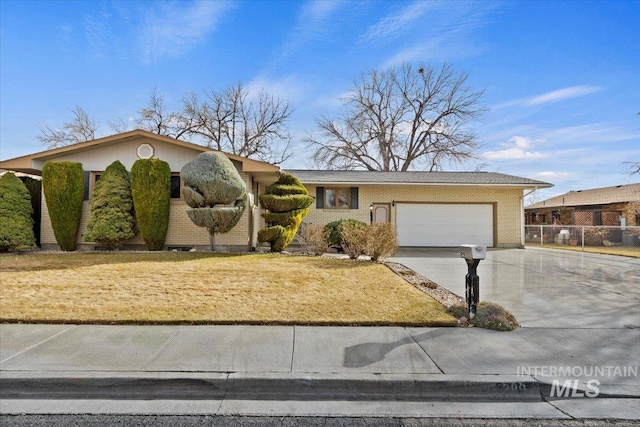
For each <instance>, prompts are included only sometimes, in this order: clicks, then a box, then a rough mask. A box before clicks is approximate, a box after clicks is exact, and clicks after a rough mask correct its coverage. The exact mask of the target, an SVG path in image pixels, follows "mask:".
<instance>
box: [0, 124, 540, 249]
mask: <svg viewBox="0 0 640 427" xmlns="http://www.w3.org/2000/svg"><path fill="white" fill-rule="evenodd" d="M210 150H212V149H211V148H207V147H204V146H201V145H197V144H192V143H189V142H185V141H181V140H177V139H174V138H169V137H166V136H161V135H156V134H153V133H149V132H146V131H142V130H133V131H130V132H125V133H121V134H117V135H112V136H108V137H105V138H100V139H96V140H92V141H87V142H82V143H79V144H75V145H70V146H66V147H61V148H56V149H52V150H47V151H43V152H40V153H35V154H30V155H27V156H22V157H18V158H15V159H9V160H4V161H1V162H0V168H2V169H7V170H12V171H17V172H22V173H28V174H32V175H41V174H42V168H43V166H44V164H45V162H47V161H75V162H79V163H82V165H83V169H84V170H85V202H84V205H83V212H82V220H81V224H80V231H79V233H78V248H80V249H88V250H91V249H94V248H95V247H96V245H95V244H93V243H90V242H85V241H84V240H83V238H82V233H83V232H84V230H85V229H86V224H87V221H88V219H89V214H90V198H91V194H92V190H93V186H94V185H95V182H96V180H97V179H98V178H99V177H100V175H101V173H102V172H103V171H104V170H105V169H106V168H107V166H109V165H110V164H111V163H112V162H113V161H115V160H119V161H120V162H121V163H122V164H123V165H124V166H125V167H126V168H127V170H131V167H132V166H133V163H134V162H135V161H136V160H137V159H139V158H152V157H155V158H159V159H161V160H164V161H166V162H167V163H169V165H170V167H171V171H172V180H171V197H172V200H171V209H170V219H169V230H168V233H167V238H166V241H165V246H166V247H167V248H168V249H171V248H177V249H186V248H198V249H207V248H209V234H208V232H207V231H206V230H204V229H202V228H200V227H198V226H196V225H194V224H193V223H192V222H191V220H190V219H189V217H188V216H187V214H186V209H188V208H189V207H188V205H187V204H186V203H185V202H184V201H183V199H182V196H181V193H180V187H181V185H182V184H181V181H180V170H181V169H182V166H183V165H185V164H186V163H188V162H189V161H191V160H193V159H194V158H195V157H196V156H197V155H198V154H200V153H202V152H204V151H210ZM225 155H226V156H227V157H228V158H229V159H230V160H231V161H232V163H233V164H234V165H235V166H236V169H237V170H238V172H239V173H240V175H241V177H242V178H243V180H244V182H245V184H246V185H247V192H248V193H249V205H248V207H247V209H246V210H245V212H244V214H243V217H242V218H241V220H240V222H239V223H238V225H236V226H235V227H234V228H233V229H232V230H231V231H230V232H229V233H225V234H220V235H217V236H216V245H217V246H218V247H219V248H220V249H226V250H231V251H250V250H252V249H254V248H255V247H256V246H257V245H258V243H257V232H258V230H259V229H260V228H262V227H263V226H264V220H263V219H262V218H261V216H260V214H261V213H262V212H261V208H260V207H259V203H258V196H259V195H260V194H263V193H264V192H265V189H266V187H267V186H268V185H270V184H272V183H273V182H275V181H276V179H277V178H278V173H279V171H280V169H279V167H278V166H275V165H272V164H269V163H265V162H260V161H257V160H252V159H248V158H245V157H242V156H238V155H234V154H226V153H225ZM288 172H290V173H292V174H294V175H295V176H296V177H298V179H300V181H301V182H302V183H303V184H304V185H305V186H306V187H307V189H308V190H309V192H310V194H311V195H312V196H314V197H315V198H316V201H315V204H314V205H312V207H311V209H310V212H309V215H307V216H306V217H305V218H304V222H306V223H318V224H326V223H328V222H331V221H334V220H338V219H347V218H353V219H358V220H361V221H363V222H367V223H368V222H370V221H387V222H391V223H392V224H394V225H395V226H396V229H397V231H398V235H399V243H400V245H401V246H457V245H459V244H461V243H475V244H483V245H486V246H494V247H522V246H523V245H524V212H523V200H524V192H525V191H534V190H535V189H538V188H548V187H551V184H548V183H545V182H541V181H536V180H531V179H527V178H520V177H516V176H510V175H504V174H499V173H491V172H371V171H314V170H289V171H288ZM41 246H42V248H43V249H55V248H57V247H58V246H57V244H56V240H55V237H54V235H53V230H52V227H51V220H50V218H49V213H48V211H47V208H46V204H45V203H43V204H42V231H41ZM127 247H131V248H136V247H138V248H144V242H143V241H142V238H141V237H140V236H136V237H134V238H133V239H131V240H130V241H128V243H127Z"/></svg>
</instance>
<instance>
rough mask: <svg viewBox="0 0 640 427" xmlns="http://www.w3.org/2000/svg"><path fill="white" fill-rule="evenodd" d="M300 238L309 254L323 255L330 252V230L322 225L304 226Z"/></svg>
mask: <svg viewBox="0 0 640 427" xmlns="http://www.w3.org/2000/svg"><path fill="white" fill-rule="evenodd" d="M300 236H301V237H302V240H303V242H304V243H303V245H304V251H305V253H307V254H313V255H322V254H323V253H325V252H327V251H328V250H329V230H327V228H325V227H324V226H322V225H320V224H304V225H303V227H302V228H301V232H300Z"/></svg>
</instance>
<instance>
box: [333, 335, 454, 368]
mask: <svg viewBox="0 0 640 427" xmlns="http://www.w3.org/2000/svg"><path fill="white" fill-rule="evenodd" d="M451 330H455V328H438V329H433V330H430V331H427V332H423V333H421V334H418V335H410V334H409V336H408V337H405V338H402V339H401V340H398V341H394V342H389V343H377V342H367V343H362V344H356V345H352V346H349V347H346V348H345V349H344V357H343V359H342V366H343V367H345V368H363V367H365V366H369V365H372V364H374V363H377V362H380V361H382V360H384V358H385V357H386V355H387V354H389V353H390V352H392V351H393V350H395V349H396V348H398V347H402V346H404V345H407V344H419V343H420V342H423V341H426V340H428V339H431V338H437V337H441V336H444V335H446V334H448V333H450V332H451ZM407 333H408V332H407Z"/></svg>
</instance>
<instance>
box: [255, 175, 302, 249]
mask: <svg viewBox="0 0 640 427" xmlns="http://www.w3.org/2000/svg"><path fill="white" fill-rule="evenodd" d="M312 203H313V197H311V196H309V192H308V191H307V189H306V188H305V187H304V185H302V183H301V182H300V181H299V180H298V178H296V177H295V176H293V175H291V174H288V173H281V174H280V177H279V178H278V180H277V181H276V182H275V183H274V184H272V185H270V186H269V187H267V190H266V192H265V194H263V195H261V196H260V206H262V208H263V209H266V210H268V211H269V212H267V213H264V214H262V217H263V218H264V220H265V222H266V223H267V227H266V228H264V229H262V230H260V231H259V232H258V241H259V242H269V243H270V244H271V251H272V252H282V251H283V250H284V249H285V248H286V247H287V246H288V245H289V243H291V242H292V241H293V239H294V237H295V236H296V233H297V232H298V228H299V227H300V224H301V223H302V218H303V217H304V216H305V215H306V214H307V213H309V206H311V204H312Z"/></svg>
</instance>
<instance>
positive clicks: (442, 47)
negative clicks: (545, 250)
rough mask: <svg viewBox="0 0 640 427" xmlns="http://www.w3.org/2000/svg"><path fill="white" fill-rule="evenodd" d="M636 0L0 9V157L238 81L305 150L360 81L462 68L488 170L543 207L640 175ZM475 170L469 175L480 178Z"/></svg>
mask: <svg viewBox="0 0 640 427" xmlns="http://www.w3.org/2000/svg"><path fill="white" fill-rule="evenodd" d="M639 22H640V1H615V0H609V1H595V0H592V1H532V0H530V1H495V2H494V1H462V0H459V1H456V0H454V1H424V2H421V1H417V2H414V1H358V0H353V1H345V2H340V1H328V0H321V1H280V2H270V1H237V2H236V1H209V0H207V1H186V0H184V1H176V2H171V1H169V2H164V1H124V0H120V1H79V0H75V1H71V0H69V1H29V0H23V1H12V0H2V1H0V24H1V25H0V61H1V63H0V158H1V159H8V158H13V157H17V156H21V155H25V154H30V153H33V152H37V151H42V150H44V149H45V147H44V146H42V145H41V143H40V142H39V140H38V139H37V136H38V135H39V133H40V131H39V128H38V125H39V124H41V123H46V124H47V125H49V126H51V127H56V126H61V125H62V124H63V123H64V122H66V121H69V120H70V119H71V117H72V114H71V112H70V109H71V108H74V107H75V106H76V105H78V106H80V107H82V108H83V109H85V110H86V111H87V112H88V113H89V114H90V115H91V116H92V117H94V118H95V119H96V121H98V122H99V123H100V136H105V135H108V134H110V133H112V132H111V130H110V129H109V126H108V122H109V121H115V120H116V119H117V118H123V119H125V120H128V119H129V118H132V117H135V116H136V115H137V114H136V112H137V110H138V109H139V108H140V107H142V106H144V105H145V104H146V101H147V99H148V95H149V93H150V92H152V91H153V90H154V88H156V90H157V92H158V93H159V94H160V95H162V96H163V97H164V98H165V101H166V102H167V104H168V105H169V106H171V107H176V108H178V107H179V105H180V99H181V97H182V95H183V94H184V93H186V92H188V91H198V92H199V91H202V90H203V89H211V88H212V89H222V88H224V87H226V86H228V85H229V84H233V83H236V82H238V81H242V82H243V83H244V84H245V85H247V86H248V87H249V88H254V89H260V88H264V89H266V90H267V91H269V92H270V93H272V94H274V95H276V96H279V97H282V98H285V99H288V100H290V101H291V102H292V104H293V106H294V108H295V112H294V114H293V116H292V118H291V120H290V122H289V128H290V130H291V131H292V133H293V134H294V137H295V142H296V145H295V147H296V149H297V151H298V154H297V155H295V156H293V157H292V158H291V159H290V160H288V161H287V163H285V164H284V165H283V167H285V168H287V167H288V168H305V167H309V166H310V164H309V163H308V160H307V159H308V158H309V152H310V150H309V147H307V146H306V145H305V144H304V143H303V138H304V137H305V136H307V135H308V134H309V133H311V132H314V131H315V130H316V126H315V118H317V117H318V116H320V115H321V114H328V115H332V112H335V111H337V109H338V107H339V106H340V103H339V101H337V97H339V96H341V95H342V94H344V93H345V92H346V91H347V90H348V89H349V88H350V86H351V83H352V81H353V79H354V78H355V77H357V76H358V75H359V74H360V73H361V72H363V71H366V70H369V69H373V68H385V67H387V66H390V65H398V64H401V63H402V62H403V61H404V62H411V63H415V64H417V63H420V62H423V63H427V64H433V65H435V66H440V65H441V64H442V63H443V62H444V61H446V62H449V63H451V64H452V65H453V66H454V68H455V69H456V70H458V71H461V72H467V73H469V82H470V84H471V85H472V86H473V88H475V89H484V90H485V95H484V97H483V104H484V106H485V107H487V108H488V111H487V112H486V113H485V114H484V115H483V116H482V118H481V119H480V120H479V121H477V122H474V123H472V127H473V128H474V130H475V132H476V133H477V134H478V135H479V141H480V143H481V144H482V148H481V150H480V151H479V152H478V155H479V157H480V160H481V162H483V163H484V164H485V167H484V170H487V171H497V172H503V173H508V174H513V175H519V176H525V177H529V178H534V179H540V180H543V181H547V182H551V183H553V184H554V185H555V187H553V188H551V189H549V190H544V191H541V192H540V193H539V195H538V196H537V197H538V198H547V197H551V196H553V195H556V194H559V193H564V192H566V191H569V190H578V189H586V188H594V187H603V186H609V185H619V184H626V183H631V182H638V181H640V176H639V175H634V176H629V175H628V165H627V164H625V163H624V162H629V161H640V116H638V113H640V25H638V23H639ZM473 168H475V165H474V164H468V165H463V166H460V167H458V169H460V170H464V169H473Z"/></svg>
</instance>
